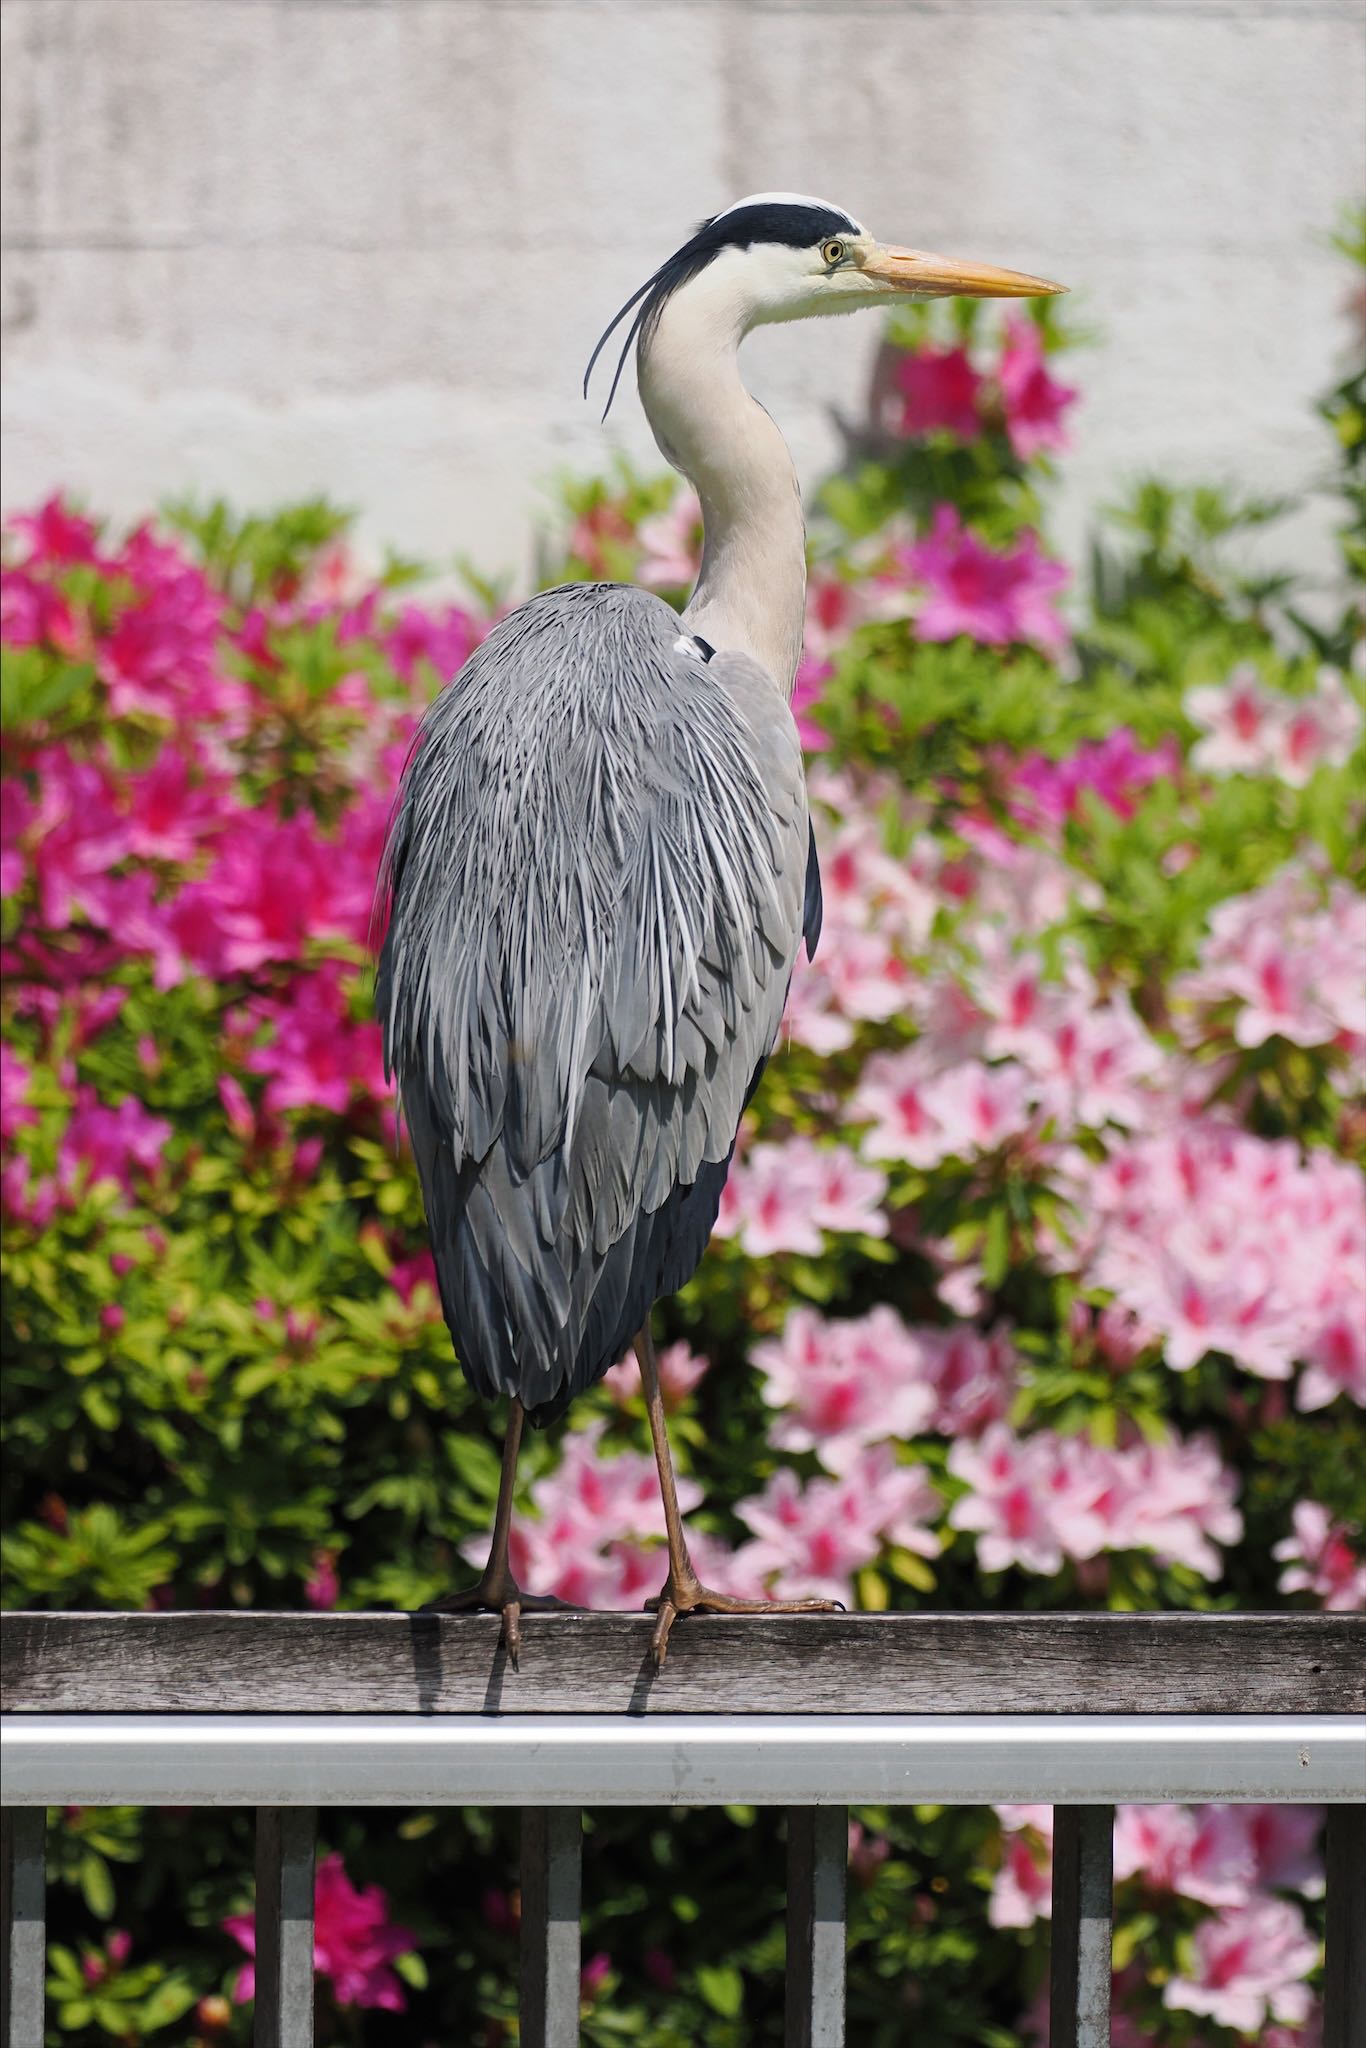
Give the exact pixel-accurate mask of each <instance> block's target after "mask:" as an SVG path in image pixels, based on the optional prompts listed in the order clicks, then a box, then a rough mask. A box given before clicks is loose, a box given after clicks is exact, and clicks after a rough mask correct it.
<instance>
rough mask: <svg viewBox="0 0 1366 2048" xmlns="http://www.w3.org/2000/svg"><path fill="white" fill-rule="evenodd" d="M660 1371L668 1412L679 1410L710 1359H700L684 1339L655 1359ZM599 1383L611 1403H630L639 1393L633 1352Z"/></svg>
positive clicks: (707, 1367)
mask: <svg viewBox="0 0 1366 2048" xmlns="http://www.w3.org/2000/svg"><path fill="white" fill-rule="evenodd" d="M655 1364H656V1366H657V1368H658V1370H659V1391H660V1393H661V1394H662V1396H663V1398H664V1406H665V1407H666V1408H668V1409H674V1408H681V1407H682V1405H683V1403H684V1402H685V1401H686V1400H687V1398H688V1396H689V1394H690V1393H691V1392H692V1390H693V1388H694V1387H695V1386H696V1385H697V1383H698V1381H699V1380H700V1379H701V1378H702V1376H703V1374H704V1373H706V1372H708V1371H709V1370H710V1367H711V1360H710V1359H708V1358H699V1357H698V1355H697V1353H696V1352H695V1351H694V1350H693V1349H692V1346H691V1345H690V1344H689V1343H688V1342H687V1340H686V1339H685V1338H680V1339H679V1341H678V1342H677V1343H676V1344H666V1345H665V1346H664V1349H663V1350H662V1351H661V1352H659V1353H658V1354H657V1356H656V1358H655ZM602 1383H603V1385H604V1386H605V1387H606V1389H607V1391H608V1393H609V1394H611V1396H612V1398H613V1400H614V1401H629V1400H631V1398H632V1397H633V1396H634V1395H636V1394H638V1393H639V1392H640V1367H639V1365H638V1364H637V1362H636V1355H635V1353H634V1351H628V1352H627V1354H626V1356H625V1357H624V1358H622V1359H619V1360H618V1361H617V1363H616V1364H615V1365H614V1366H612V1368H611V1369H610V1371H608V1372H605V1373H604V1374H603V1376H602Z"/></svg>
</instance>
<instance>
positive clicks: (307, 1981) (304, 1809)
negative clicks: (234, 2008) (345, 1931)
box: [252, 1806, 314, 2048]
mask: <svg viewBox="0 0 1366 2048" xmlns="http://www.w3.org/2000/svg"><path fill="white" fill-rule="evenodd" d="M313 1891H314V1814H313V1809H312V1807H310V1806H261V1807H258V1808H257V1811H256V2012H255V2020H254V2025H253V2030H252V2042H253V2048H312V2043H313Z"/></svg>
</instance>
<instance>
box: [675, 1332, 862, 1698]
mask: <svg viewBox="0 0 1366 2048" xmlns="http://www.w3.org/2000/svg"><path fill="white" fill-rule="evenodd" d="M636 1357H637V1358H638V1359H639V1360H640V1377H641V1381H642V1383H643V1385H644V1388H645V1412H646V1414H647V1415H648V1416H649V1418H650V1436H651V1438H652V1439H653V1442H654V1447H655V1463H656V1465H657V1466H658V1467H659V1490H660V1493H661V1494H662V1495H663V1499H664V1528H665V1532H666V1534H667V1536H668V1542H669V1576H668V1578H667V1579H666V1580H665V1581H664V1590H663V1592H662V1593H661V1594H660V1596H659V1599H658V1601H657V1602H655V1603H653V1604H654V1606H655V1609H656V1620H655V1632H654V1640H653V1644H652V1647H653V1650H654V1658H655V1663H656V1665H659V1664H662V1663H663V1662H664V1659H665V1656H666V1655H667V1653H668V1648H669V1634H670V1631H671V1630H672V1628H673V1625H674V1622H675V1621H676V1620H677V1619H678V1616H679V1615H680V1614H694V1613H696V1612H697V1611H698V1610H699V1609H701V1610H702V1611H703V1612H704V1613H707V1614H833V1613H835V1612H837V1611H838V1610H839V1604H840V1603H839V1601H838V1600H815V1599H807V1600H741V1599H739V1598H737V1597H736V1595H734V1594H733V1593H713V1592H712V1591H711V1589H710V1587H708V1586H704V1585H703V1584H702V1582H701V1580H700V1579H699V1578H698V1576H697V1573H696V1572H695V1571H694V1570H693V1563H692V1559H691V1558H690V1557H689V1556H688V1545H687V1541H686V1539H685V1537H684V1534H683V1517H682V1515H681V1514H680V1513H679V1511H678V1489H677V1487H676V1486H675V1484H674V1465H673V1457H672V1455H671V1453H670V1450H669V1432H668V1430H667V1428H666V1427H665V1423H664V1397H663V1395H662V1394H661V1392H660V1389H659V1369H658V1367H657V1366H656V1364H655V1347H654V1340H653V1338H652V1337H651V1335H650V1326H649V1324H648V1323H647V1324H646V1325H645V1327H644V1329H643V1330H642V1331H641V1333H640V1335H639V1336H638V1337H637V1338H636Z"/></svg>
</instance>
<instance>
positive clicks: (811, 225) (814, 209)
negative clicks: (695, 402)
mask: <svg viewBox="0 0 1366 2048" xmlns="http://www.w3.org/2000/svg"><path fill="white" fill-rule="evenodd" d="M858 233H859V227H858V223H857V222H856V221H853V220H851V219H850V218H849V215H848V214H847V213H841V212H840V211H839V209H838V207H834V206H808V205H801V204H797V203H795V202H793V201H786V200H762V201H760V202H759V203H757V204H756V205H754V206H734V207H732V208H731V209H730V211H729V212H728V213H717V214H713V215H712V216H711V218H710V219H709V220H704V221H703V222H702V223H701V225H700V226H699V228H698V230H697V232H696V234H695V235H694V236H693V237H692V239H691V240H690V241H687V242H685V243H684V244H683V246H682V248H681V249H676V250H675V251H674V253H673V255H672V256H669V257H666V258H665V260H664V262H663V263H661V264H660V266H659V268H658V270H656V271H655V273H654V275H653V276H652V277H647V278H646V280H645V282H644V284H643V285H642V286H641V287H640V289H639V291H636V292H632V294H631V296H630V298H629V299H628V300H627V301H626V304H625V305H624V306H623V307H622V308H621V310H620V312H619V313H617V314H615V315H614V317H613V318H612V319H611V320H610V321H609V322H608V324H607V326H606V327H605V328H604V329H603V331H602V333H601V334H600V335H599V336H598V342H597V346H596V348H595V349H594V350H593V353H592V355H591V356H590V357H589V358H588V368H587V369H586V370H585V371H584V373H583V395H584V397H585V398H587V396H588V384H589V379H590V378H591V377H592V375H593V370H594V366H595V365H596V363H597V360H598V357H599V356H600V355H601V354H602V352H603V349H604V348H605V347H606V345H607V343H608V341H609V340H610V339H611V337H612V335H613V334H614V333H615V332H616V330H617V328H618V327H620V325H621V323H622V321H623V320H624V319H625V318H626V315H627V314H628V313H630V312H634V313H635V316H636V317H635V319H634V320H633V321H632V322H631V324H630V326H629V327H628V328H627V330H626V339H625V341H624V342H623V343H622V346H621V354H620V356H619V357H618V358H617V367H616V372H615V374H614V376H613V378H612V388H611V390H610V391H609V392H608V394H607V403H606V405H605V406H604V407H603V409H602V416H603V418H604V419H606V417H607V415H608V413H609V412H610V411H611V410H612V401H613V399H614V398H615V397H616V395H617V386H618V385H619V384H620V382H621V373H622V371H623V370H624V369H625V367H626V358H627V356H628V355H629V354H630V353H631V345H632V343H633V342H634V341H635V340H636V337H637V336H638V335H639V336H641V337H642V338H643V339H644V340H645V341H648V340H649V338H650V336H651V334H652V333H653V332H654V329H655V328H656V327H657V326H658V324H659V316H660V314H661V313H662V312H663V310H664V307H665V305H666V304H667V303H668V301H669V299H670V297H671V296H672V294H673V293H674V292H676V291H677V290H678V288H679V286H680V285H685V284H687V283H688V282H689V281H690V280H691V279H692V278H694V277H696V276H697V275H698V273H699V271H702V270H705V269H706V267H707V265H708V264H709V263H710V262H711V260H712V257H713V256H717V255H719V254H720V252H721V251H722V249H748V248H750V247H751V246H752V245H753V244H754V243H755V242H782V243H785V244H786V245H787V246H788V247H789V248H792V249H807V248H810V247H811V246H812V245H813V244H814V243H816V242H819V241H822V240H824V238H825V237H826V236H827V235H856V234H858Z"/></svg>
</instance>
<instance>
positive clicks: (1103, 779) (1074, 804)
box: [1007, 725, 1181, 826]
mask: <svg viewBox="0 0 1366 2048" xmlns="http://www.w3.org/2000/svg"><path fill="white" fill-rule="evenodd" d="M1180 766H1181V750H1180V748H1179V747H1178V746H1177V744H1176V741H1175V740H1173V739H1167V740H1163V742H1162V743H1161V745H1160V746H1156V747H1140V746H1139V744H1138V742H1137V740H1136V739H1135V738H1134V736H1133V734H1132V733H1131V732H1130V731H1129V729H1128V727H1127V726H1123V725H1121V726H1117V727H1116V729H1115V730H1114V731H1113V732H1108V733H1106V735H1105V737H1104V739H1100V740H1083V741H1082V742H1081V745H1080V746H1079V747H1078V748H1077V749H1076V751H1075V753H1072V754H1069V755H1068V756H1067V757H1066V759H1064V760H1061V761H1051V760H1049V758H1048V757H1047V755H1045V754H1026V755H1025V756H1024V758H1023V759H1022V760H1020V761H1016V762H1013V763H1010V765H1009V766H1008V768H1007V776H1008V781H1009V786H1010V798H1011V811H1012V813H1013V815H1014V816H1015V817H1017V818H1018V819H1019V820H1020V822H1021V823H1022V824H1027V825H1029V824H1032V825H1041V826H1056V825H1059V824H1061V823H1062V821H1063V819H1065V818H1074V817H1076V816H1077V814H1078V812H1079V810H1080V808H1081V800H1082V798H1083V796H1085V795H1087V794H1089V795H1091V796H1094V797H1097V798H1098V799H1099V800H1100V802H1101V803H1103V804H1105V805H1106V806H1107V808H1108V809H1110V810H1112V811H1114V812H1115V813H1116V814H1117V815H1118V816H1119V817H1121V818H1132V816H1133V815H1134V811H1135V809H1136V807H1137V799H1138V796H1139V794H1140V792H1141V791H1143V790H1144V789H1147V788H1148V787H1149V785H1150V784H1152V783H1154V782H1164V781H1167V780H1169V779H1170V778H1171V777H1173V776H1174V775H1176V773H1177V771H1178V770H1179V768H1180Z"/></svg>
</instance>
